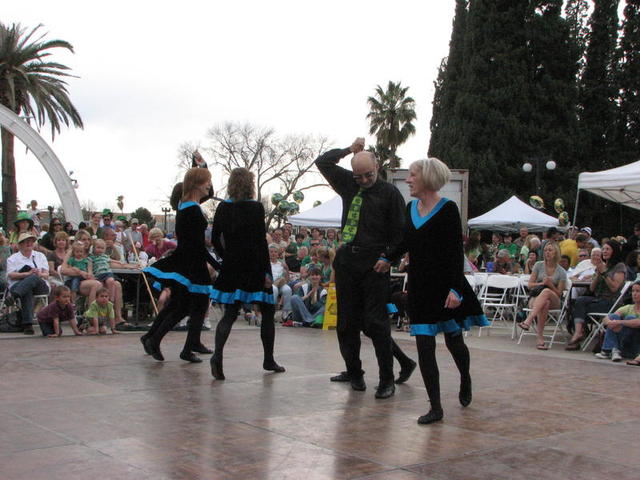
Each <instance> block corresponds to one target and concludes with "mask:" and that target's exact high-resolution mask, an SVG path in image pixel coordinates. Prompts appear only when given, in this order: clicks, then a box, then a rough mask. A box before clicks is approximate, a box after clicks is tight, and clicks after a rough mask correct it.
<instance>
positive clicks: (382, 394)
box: [376, 383, 396, 399]
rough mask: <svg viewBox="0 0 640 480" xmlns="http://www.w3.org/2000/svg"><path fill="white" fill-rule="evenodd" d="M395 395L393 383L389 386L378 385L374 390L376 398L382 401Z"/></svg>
mask: <svg viewBox="0 0 640 480" xmlns="http://www.w3.org/2000/svg"><path fill="white" fill-rule="evenodd" d="M395 393H396V386H395V385H394V384H393V383H390V384H389V385H379V386H378V389H377V390H376V398H379V399H383V398H389V397H393V395H394V394H395Z"/></svg>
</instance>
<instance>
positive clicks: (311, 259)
mask: <svg viewBox="0 0 640 480" xmlns="http://www.w3.org/2000/svg"><path fill="white" fill-rule="evenodd" d="M302 266H303V267H307V268H310V267H317V266H318V246H317V245H315V246H312V247H311V248H310V249H309V254H308V255H307V256H306V257H304V260H302Z"/></svg>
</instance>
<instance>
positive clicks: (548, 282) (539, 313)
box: [518, 242, 567, 350]
mask: <svg viewBox="0 0 640 480" xmlns="http://www.w3.org/2000/svg"><path fill="white" fill-rule="evenodd" d="M543 256H544V260H543V261H541V262H537V263H536V264H535V266H534V267H533V271H532V272H531V277H530V278H529V285H528V287H529V296H530V297H529V308H530V309H531V311H530V312H529V315H527V318H526V319H525V320H524V321H523V322H521V323H518V326H519V327H520V328H522V329H523V330H529V328H531V324H532V323H533V320H534V319H536V321H537V325H536V327H537V329H536V333H537V334H538V342H537V344H536V348H537V349H538V350H547V349H548V347H547V346H546V345H545V343H544V326H545V324H546V323H547V317H548V315H549V310H556V309H558V308H560V303H561V302H562V293H563V292H564V289H565V286H566V283H567V272H566V271H565V269H564V268H562V267H561V266H560V265H559V260H560V248H559V247H558V244H557V243H555V242H547V244H546V245H545V247H544V251H543Z"/></svg>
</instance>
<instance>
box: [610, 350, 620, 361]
mask: <svg viewBox="0 0 640 480" xmlns="http://www.w3.org/2000/svg"><path fill="white" fill-rule="evenodd" d="M611 361H612V362H620V361H622V355H621V354H620V350H618V349H617V348H614V349H613V350H612V351H611Z"/></svg>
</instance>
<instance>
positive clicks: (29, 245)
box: [7, 232, 49, 335]
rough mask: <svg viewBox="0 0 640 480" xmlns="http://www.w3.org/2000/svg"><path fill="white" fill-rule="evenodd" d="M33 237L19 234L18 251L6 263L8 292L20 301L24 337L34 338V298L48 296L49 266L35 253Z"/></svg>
mask: <svg viewBox="0 0 640 480" xmlns="http://www.w3.org/2000/svg"><path fill="white" fill-rule="evenodd" d="M35 243H36V236H35V235H34V234H33V233H30V232H22V233H21V234H20V236H19V237H18V243H17V246H18V251H17V252H16V253H14V254H13V255H11V256H10V257H9V258H8V259H7V279H8V283H9V292H11V294H12V295H13V296H14V297H17V298H19V299H20V310H21V322H22V327H23V332H24V334H25V335H33V334H34V331H33V325H34V318H33V308H34V298H33V297H34V295H47V294H48V293H49V284H48V283H47V280H48V279H49V264H48V263H47V259H46V257H45V256H44V255H43V254H42V253H40V252H36V251H34V246H35Z"/></svg>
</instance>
